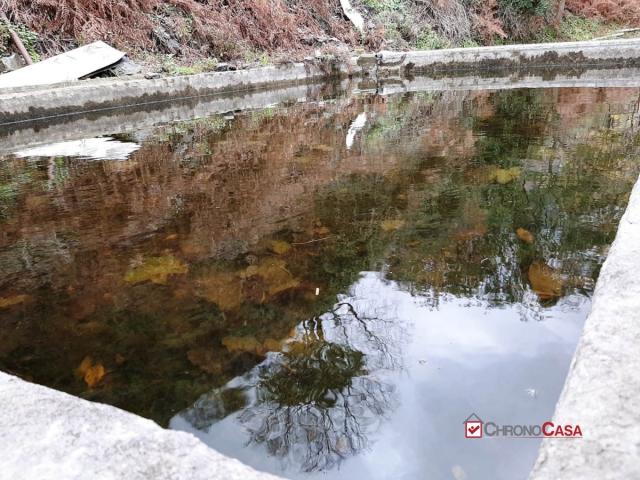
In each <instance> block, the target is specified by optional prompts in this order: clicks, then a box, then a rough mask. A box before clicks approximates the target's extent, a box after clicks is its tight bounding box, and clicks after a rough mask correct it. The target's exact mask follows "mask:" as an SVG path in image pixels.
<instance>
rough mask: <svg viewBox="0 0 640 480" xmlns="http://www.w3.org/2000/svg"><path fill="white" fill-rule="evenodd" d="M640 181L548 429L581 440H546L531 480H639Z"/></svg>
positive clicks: (604, 269)
mask: <svg viewBox="0 0 640 480" xmlns="http://www.w3.org/2000/svg"><path fill="white" fill-rule="evenodd" d="M638 272H640V180H639V181H638V182H636V185H635V187H634V189H633V192H632V193H631V197H630V199H629V205H628V206H627V209H626V211H625V213H624V215H623V217H622V219H621V220H620V224H619V226H618V232H617V234H616V239H615V241H614V242H613V244H612V245H611V249H610V251H609V255H608V257H607V259H606V261H605V263H604V265H603V266H602V270H601V272H600V276H599V278H598V282H597V284H596V289H595V292H594V295H593V303H592V307H591V312H590V314H589V317H588V318H587V320H586V323H585V326H584V330H583V333H582V336H581V338H580V342H579V344H578V347H577V349H576V352H575V354H574V357H573V360H572V362H571V368H570V370H569V374H568V376H567V380H566V381H565V385H564V389H563V391H562V394H561V395H560V399H559V401H558V403H557V405H556V411H555V414H554V417H553V422H554V424H556V425H558V424H562V425H566V424H571V425H574V426H575V425H580V427H581V430H582V434H583V436H584V438H581V439H571V438H545V439H544V440H543V442H542V445H541V447H540V452H539V456H538V460H537V462H536V465H535V467H534V469H533V472H532V473H531V475H530V477H529V479H530V480H552V479H553V480H557V479H562V480H573V479H575V480H578V479H579V480H585V479H592V478H593V479H596V478H597V479H599V480H603V479H621V478H628V479H631V478H640V348H639V345H640V277H639V276H638Z"/></svg>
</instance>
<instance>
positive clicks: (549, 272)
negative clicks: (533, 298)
mask: <svg viewBox="0 0 640 480" xmlns="http://www.w3.org/2000/svg"><path fill="white" fill-rule="evenodd" d="M528 277H529V283H531V288H532V289H533V291H534V292H536V293H537V294H538V296H539V297H540V300H551V299H553V298H557V297H560V296H561V295H562V288H563V286H564V280H563V279H562V277H561V275H560V274H559V273H558V272H557V271H556V270H554V269H553V268H551V267H550V266H549V265H547V264H546V263H543V262H535V263H532V264H531V265H530V266H529V271H528Z"/></svg>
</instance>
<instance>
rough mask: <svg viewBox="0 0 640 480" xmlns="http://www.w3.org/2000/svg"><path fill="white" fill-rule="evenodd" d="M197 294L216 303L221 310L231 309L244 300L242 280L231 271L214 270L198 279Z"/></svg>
mask: <svg viewBox="0 0 640 480" xmlns="http://www.w3.org/2000/svg"><path fill="white" fill-rule="evenodd" d="M197 283H198V295H200V296H201V297H203V298H205V299H206V300H208V301H209V302H212V303H215V304H216V305H218V308H219V309H220V310H223V311H229V310H233V309H235V308H237V307H239V306H240V305H241V304H242V302H243V301H244V297H243V295H242V282H241V279H240V277H239V276H238V275H236V274H235V273H233V272H216V273H214V274H212V275H207V276H206V277H201V278H199V279H198V282H197Z"/></svg>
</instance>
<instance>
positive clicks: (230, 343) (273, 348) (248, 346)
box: [222, 336, 283, 355]
mask: <svg viewBox="0 0 640 480" xmlns="http://www.w3.org/2000/svg"><path fill="white" fill-rule="evenodd" d="M222 345H224V346H225V347H226V348H227V350H229V351H230V352H249V353H255V354H257V355H264V354H265V353H267V352H277V351H279V350H281V349H282V345H283V341H280V340H276V339H274V338H267V339H266V340H264V341H262V342H261V341H259V340H257V339H256V338H255V337H233V336H229V337H224V338H223V339H222Z"/></svg>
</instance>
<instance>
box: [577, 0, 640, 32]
mask: <svg viewBox="0 0 640 480" xmlns="http://www.w3.org/2000/svg"><path fill="white" fill-rule="evenodd" d="M566 9H567V10H569V11H570V12H572V13H575V14H576V15H580V16H583V17H595V18H601V19H603V20H607V21H612V22H616V23H619V24H620V25H628V26H634V27H640V0H567V3H566Z"/></svg>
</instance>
